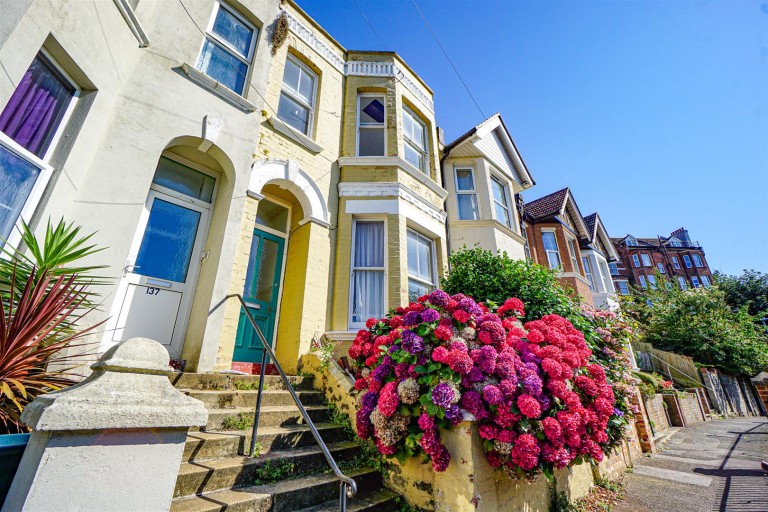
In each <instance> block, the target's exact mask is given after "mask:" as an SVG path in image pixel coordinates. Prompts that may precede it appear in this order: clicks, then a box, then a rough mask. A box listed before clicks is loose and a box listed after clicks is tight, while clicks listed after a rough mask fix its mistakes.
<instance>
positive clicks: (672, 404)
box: [657, 393, 704, 427]
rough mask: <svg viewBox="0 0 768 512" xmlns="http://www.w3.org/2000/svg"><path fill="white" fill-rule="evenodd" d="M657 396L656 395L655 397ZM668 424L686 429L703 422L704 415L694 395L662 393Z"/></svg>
mask: <svg viewBox="0 0 768 512" xmlns="http://www.w3.org/2000/svg"><path fill="white" fill-rule="evenodd" d="M657 396H658V395H657ZM662 396H663V399H664V403H665V404H666V405H667V414H668V415H669V422H670V423H671V424H672V426H674V427H687V426H689V425H693V424H694V423H699V422H702V421H704V415H703V414H702V411H701V406H700V405H699V399H698V397H697V396H696V394H695V393H664V394H663V395H662Z"/></svg>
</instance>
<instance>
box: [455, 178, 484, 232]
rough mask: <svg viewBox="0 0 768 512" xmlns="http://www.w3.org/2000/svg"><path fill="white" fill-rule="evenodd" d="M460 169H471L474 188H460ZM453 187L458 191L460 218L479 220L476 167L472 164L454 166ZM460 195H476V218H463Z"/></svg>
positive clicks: (457, 205) (457, 202)
mask: <svg viewBox="0 0 768 512" xmlns="http://www.w3.org/2000/svg"><path fill="white" fill-rule="evenodd" d="M459 171H469V173H470V175H471V176H472V190H471V191H470V190H459ZM453 187H454V190H455V191H456V198H457V199H456V217H457V218H458V219H459V220H478V219H479V218H480V202H479V200H478V197H477V179H476V178H475V168H474V167H472V166H456V167H454V168H453ZM460 195H467V196H475V206H476V208H475V218H474V219H462V218H461V208H459V200H458V197H459V196H460Z"/></svg>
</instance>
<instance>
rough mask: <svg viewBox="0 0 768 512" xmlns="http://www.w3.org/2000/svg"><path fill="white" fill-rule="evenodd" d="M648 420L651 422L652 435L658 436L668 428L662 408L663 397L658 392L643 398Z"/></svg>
mask: <svg viewBox="0 0 768 512" xmlns="http://www.w3.org/2000/svg"><path fill="white" fill-rule="evenodd" d="M644 401H645V410H646V411H647V414H648V420H649V421H650V422H651V429H652V433H653V437H654V438H656V437H659V436H660V435H662V434H664V433H665V432H666V431H667V430H669V420H668V419H667V414H666V412H665V410H664V399H663V398H662V396H661V395H660V394H656V395H653V397H651V398H646V399H644Z"/></svg>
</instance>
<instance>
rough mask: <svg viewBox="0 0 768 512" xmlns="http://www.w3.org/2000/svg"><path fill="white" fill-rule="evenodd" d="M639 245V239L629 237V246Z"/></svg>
mask: <svg viewBox="0 0 768 512" xmlns="http://www.w3.org/2000/svg"><path fill="white" fill-rule="evenodd" d="M638 245H640V244H638V243H637V240H635V239H634V238H632V237H629V238H627V247H637V246H638Z"/></svg>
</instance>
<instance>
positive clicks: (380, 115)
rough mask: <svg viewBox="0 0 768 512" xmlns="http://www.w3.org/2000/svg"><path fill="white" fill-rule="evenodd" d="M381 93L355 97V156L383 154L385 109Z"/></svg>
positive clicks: (384, 145)
mask: <svg viewBox="0 0 768 512" xmlns="http://www.w3.org/2000/svg"><path fill="white" fill-rule="evenodd" d="M384 103H385V100H384V95H383V94H374V95H371V94H361V95H360V96H358V98H357V156H385V150H386V122H385V119H386V111H385V107H384Z"/></svg>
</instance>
